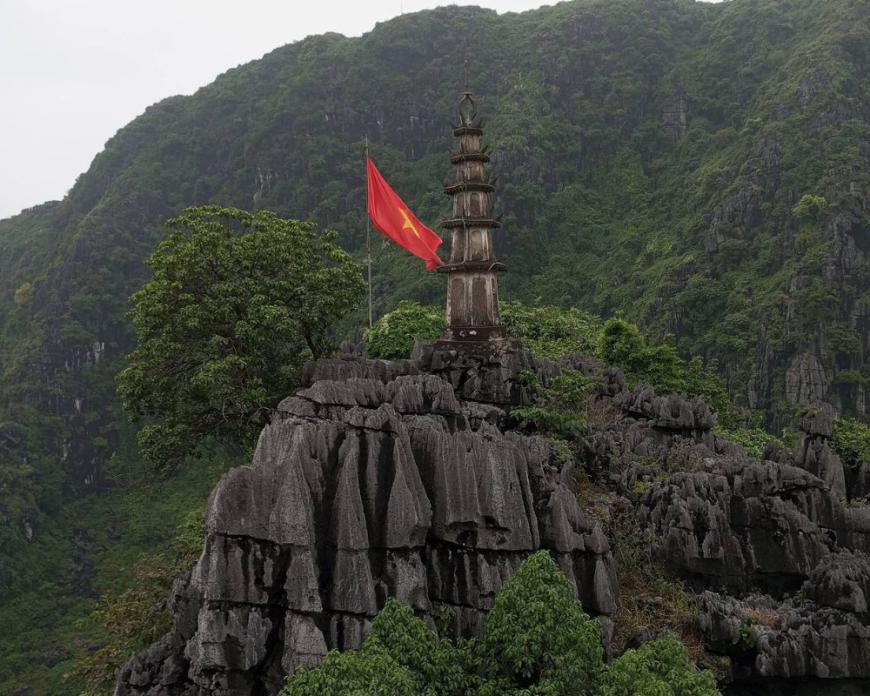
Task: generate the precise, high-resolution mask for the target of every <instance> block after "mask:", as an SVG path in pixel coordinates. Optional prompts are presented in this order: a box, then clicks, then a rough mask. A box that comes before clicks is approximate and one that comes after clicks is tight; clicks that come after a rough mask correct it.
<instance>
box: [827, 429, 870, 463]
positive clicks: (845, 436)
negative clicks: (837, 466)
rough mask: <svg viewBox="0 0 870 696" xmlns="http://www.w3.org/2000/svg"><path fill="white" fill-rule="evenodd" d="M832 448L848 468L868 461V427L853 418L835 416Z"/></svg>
mask: <svg viewBox="0 0 870 696" xmlns="http://www.w3.org/2000/svg"><path fill="white" fill-rule="evenodd" d="M831 444H833V446H834V450H835V451H836V452H837V454H838V455H839V456H840V459H842V460H843V464H845V465H846V466H847V467H849V468H855V467H858V466H860V465H861V464H862V463H866V462H868V461H870V427H868V426H867V425H866V424H864V423H862V422H861V421H858V420H855V419H854V418H835V419H834V435H833V438H832V440H831Z"/></svg>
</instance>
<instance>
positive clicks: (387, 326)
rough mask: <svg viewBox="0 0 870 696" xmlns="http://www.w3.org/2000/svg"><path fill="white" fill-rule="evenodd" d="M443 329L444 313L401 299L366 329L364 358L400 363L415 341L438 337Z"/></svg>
mask: <svg viewBox="0 0 870 696" xmlns="http://www.w3.org/2000/svg"><path fill="white" fill-rule="evenodd" d="M443 329H444V310H443V309H439V308H437V307H429V306H423V305H421V304H420V303H418V302H411V301H410V300H402V301H401V302H400V303H399V306H398V307H396V309H394V310H393V311H392V312H387V313H386V314H385V315H384V316H382V317H381V318H380V319H378V321H377V322H375V325H374V326H373V327H372V328H370V329H366V332H365V340H366V355H368V357H370V358H381V359H382V360H402V359H404V358H409V357H410V356H411V350H412V349H413V348H414V341H416V340H418V339H419V340H428V339H434V338H438V336H439V335H440V334H441V331H442V330H443Z"/></svg>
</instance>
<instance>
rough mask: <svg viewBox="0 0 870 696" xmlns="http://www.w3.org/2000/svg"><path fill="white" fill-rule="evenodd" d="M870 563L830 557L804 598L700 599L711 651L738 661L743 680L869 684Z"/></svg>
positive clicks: (803, 593)
mask: <svg viewBox="0 0 870 696" xmlns="http://www.w3.org/2000/svg"><path fill="white" fill-rule="evenodd" d="M868 598H870V563H868V558H867V557H866V556H865V555H863V554H852V553H849V552H844V553H838V554H834V555H832V556H830V557H829V558H826V559H825V560H824V561H823V562H822V563H820V564H819V565H818V566H817V567H816V568H815V569H814V570H813V572H812V573H811V575H810V577H809V578H808V579H807V581H806V582H805V583H804V586H803V588H802V591H801V595H800V596H799V597H794V598H789V599H785V600H782V601H778V600H776V599H774V598H773V597H770V596H767V595H749V596H746V597H744V598H742V599H737V598H735V597H728V596H725V595H721V594H716V593H714V592H704V593H703V594H702V596H701V628H702V630H703V631H704V633H705V637H706V639H707V642H708V643H709V645H711V646H713V647H715V648H716V650H717V651H718V652H721V653H723V654H731V655H732V656H734V658H735V659H734V664H735V665H736V666H737V668H736V674H735V675H734V676H735V677H736V678H737V679H738V680H740V679H743V680H745V679H751V678H756V679H757V678H759V677H761V678H782V679H788V678H796V677H818V678H822V679H844V678H852V679H854V678H867V677H870V626H868V624H867V617H868V613H867V611H868V609H867V607H868Z"/></svg>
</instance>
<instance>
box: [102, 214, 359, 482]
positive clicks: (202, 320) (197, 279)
mask: <svg viewBox="0 0 870 696" xmlns="http://www.w3.org/2000/svg"><path fill="white" fill-rule="evenodd" d="M167 226H168V227H169V229H170V233H169V235H168V236H167V237H166V239H165V240H164V241H163V242H162V243H161V244H160V245H159V246H158V248H157V250H156V251H155V252H154V253H153V254H152V255H151V257H150V259H149V261H148V265H149V267H150V268H151V270H152V272H153V277H152V279H151V280H150V281H148V282H147V283H146V284H145V285H144V287H143V288H142V289H141V290H139V291H138V292H137V293H135V294H134V295H133V296H132V298H131V300H132V304H133V309H132V311H131V313H130V316H131V319H132V322H133V327H134V329H135V332H136V339H137V343H136V348H135V350H134V351H133V352H132V353H130V355H129V356H128V360H129V366H128V367H127V368H126V369H124V370H123V371H122V372H121V373H120V374H119V375H118V378H117V383H118V391H119V393H120V395H121V397H122V398H123V401H124V406H125V408H126V410H127V411H128V412H129V413H130V414H132V415H133V416H134V417H147V418H148V421H147V422H146V425H145V426H144V427H143V428H142V430H141V431H140V433H139V438H140V444H141V445H142V450H143V453H144V454H145V456H146V458H147V459H148V460H150V461H151V462H152V463H153V464H155V465H157V466H159V467H164V468H165V467H171V466H173V465H175V464H177V463H178V462H179V461H180V460H181V459H183V458H184V456H186V455H187V454H190V453H192V452H193V451H195V450H196V448H197V447H198V446H199V445H200V444H201V443H202V442H203V441H204V440H205V439H207V438H210V437H211V438H214V439H216V440H217V441H220V442H224V443H233V444H236V445H237V444H244V443H247V442H251V441H252V439H253V438H254V437H255V435H256V433H257V432H258V431H259V429H260V428H261V427H262V424H263V423H262V419H261V418H257V417H256V416H257V414H262V413H263V410H268V409H271V408H273V407H274V406H275V405H276V404H277V402H278V400H280V399H281V398H283V397H284V396H286V395H287V394H288V393H290V391H291V389H292V387H293V385H294V382H295V380H296V374H297V371H298V368H299V367H300V365H301V363H302V362H303V361H304V360H305V359H307V358H317V357H320V356H321V355H323V354H324V353H325V352H327V351H328V350H329V349H330V347H331V345H332V344H331V341H332V338H333V330H334V326H335V324H336V322H337V321H338V320H339V319H341V318H342V317H343V316H344V315H345V314H346V313H347V312H348V311H350V310H351V309H353V308H354V307H355V306H356V305H357V304H358V302H359V300H360V299H361V297H362V293H363V290H364V283H363V280H362V275H361V273H360V269H359V267H358V265H357V264H356V263H355V262H354V261H353V259H352V258H351V257H350V255H348V254H347V253H346V252H345V251H343V250H342V249H341V247H340V246H339V245H338V243H337V240H336V234H335V233H334V232H324V233H319V232H318V231H317V230H316V228H315V226H314V225H313V224H311V223H306V222H298V221H295V220H283V219H281V218H279V217H277V216H276V215H275V214H274V213H270V212H265V211H262V212H257V213H249V212H245V211H242V210H237V209H234V208H220V207H216V206H206V207H194V208H188V209H186V210H184V211H183V212H182V213H181V214H180V215H178V216H177V217H175V218H173V219H171V220H169V222H168V223H167Z"/></svg>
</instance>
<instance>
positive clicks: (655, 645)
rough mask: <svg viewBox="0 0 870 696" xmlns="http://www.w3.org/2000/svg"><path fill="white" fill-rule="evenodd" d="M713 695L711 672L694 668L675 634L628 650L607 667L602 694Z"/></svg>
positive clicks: (614, 695)
mask: <svg viewBox="0 0 870 696" xmlns="http://www.w3.org/2000/svg"><path fill="white" fill-rule="evenodd" d="M627 694H631V695H632V696H716V695H717V694H719V690H718V689H717V688H716V679H715V678H714V677H713V674H712V672H709V671H707V670H703V671H700V670H698V669H696V668H695V667H694V666H693V665H692V663H691V662H690V661H689V655H688V653H687V652H686V648H685V647H683V645H682V644H681V643H680V642H679V641H677V640H675V639H674V638H670V637H668V638H662V639H660V640H654V641H652V642H650V643H646V644H644V645H642V646H641V647H639V648H638V649H637V650H627V651H626V652H625V653H624V654H623V655H621V656H620V657H618V658H616V659H615V660H614V661H613V662H612V663H611V664H610V665H609V666H608V668H607V671H606V673H605V676H604V684H603V688H602V689H601V696H626V695H627Z"/></svg>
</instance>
